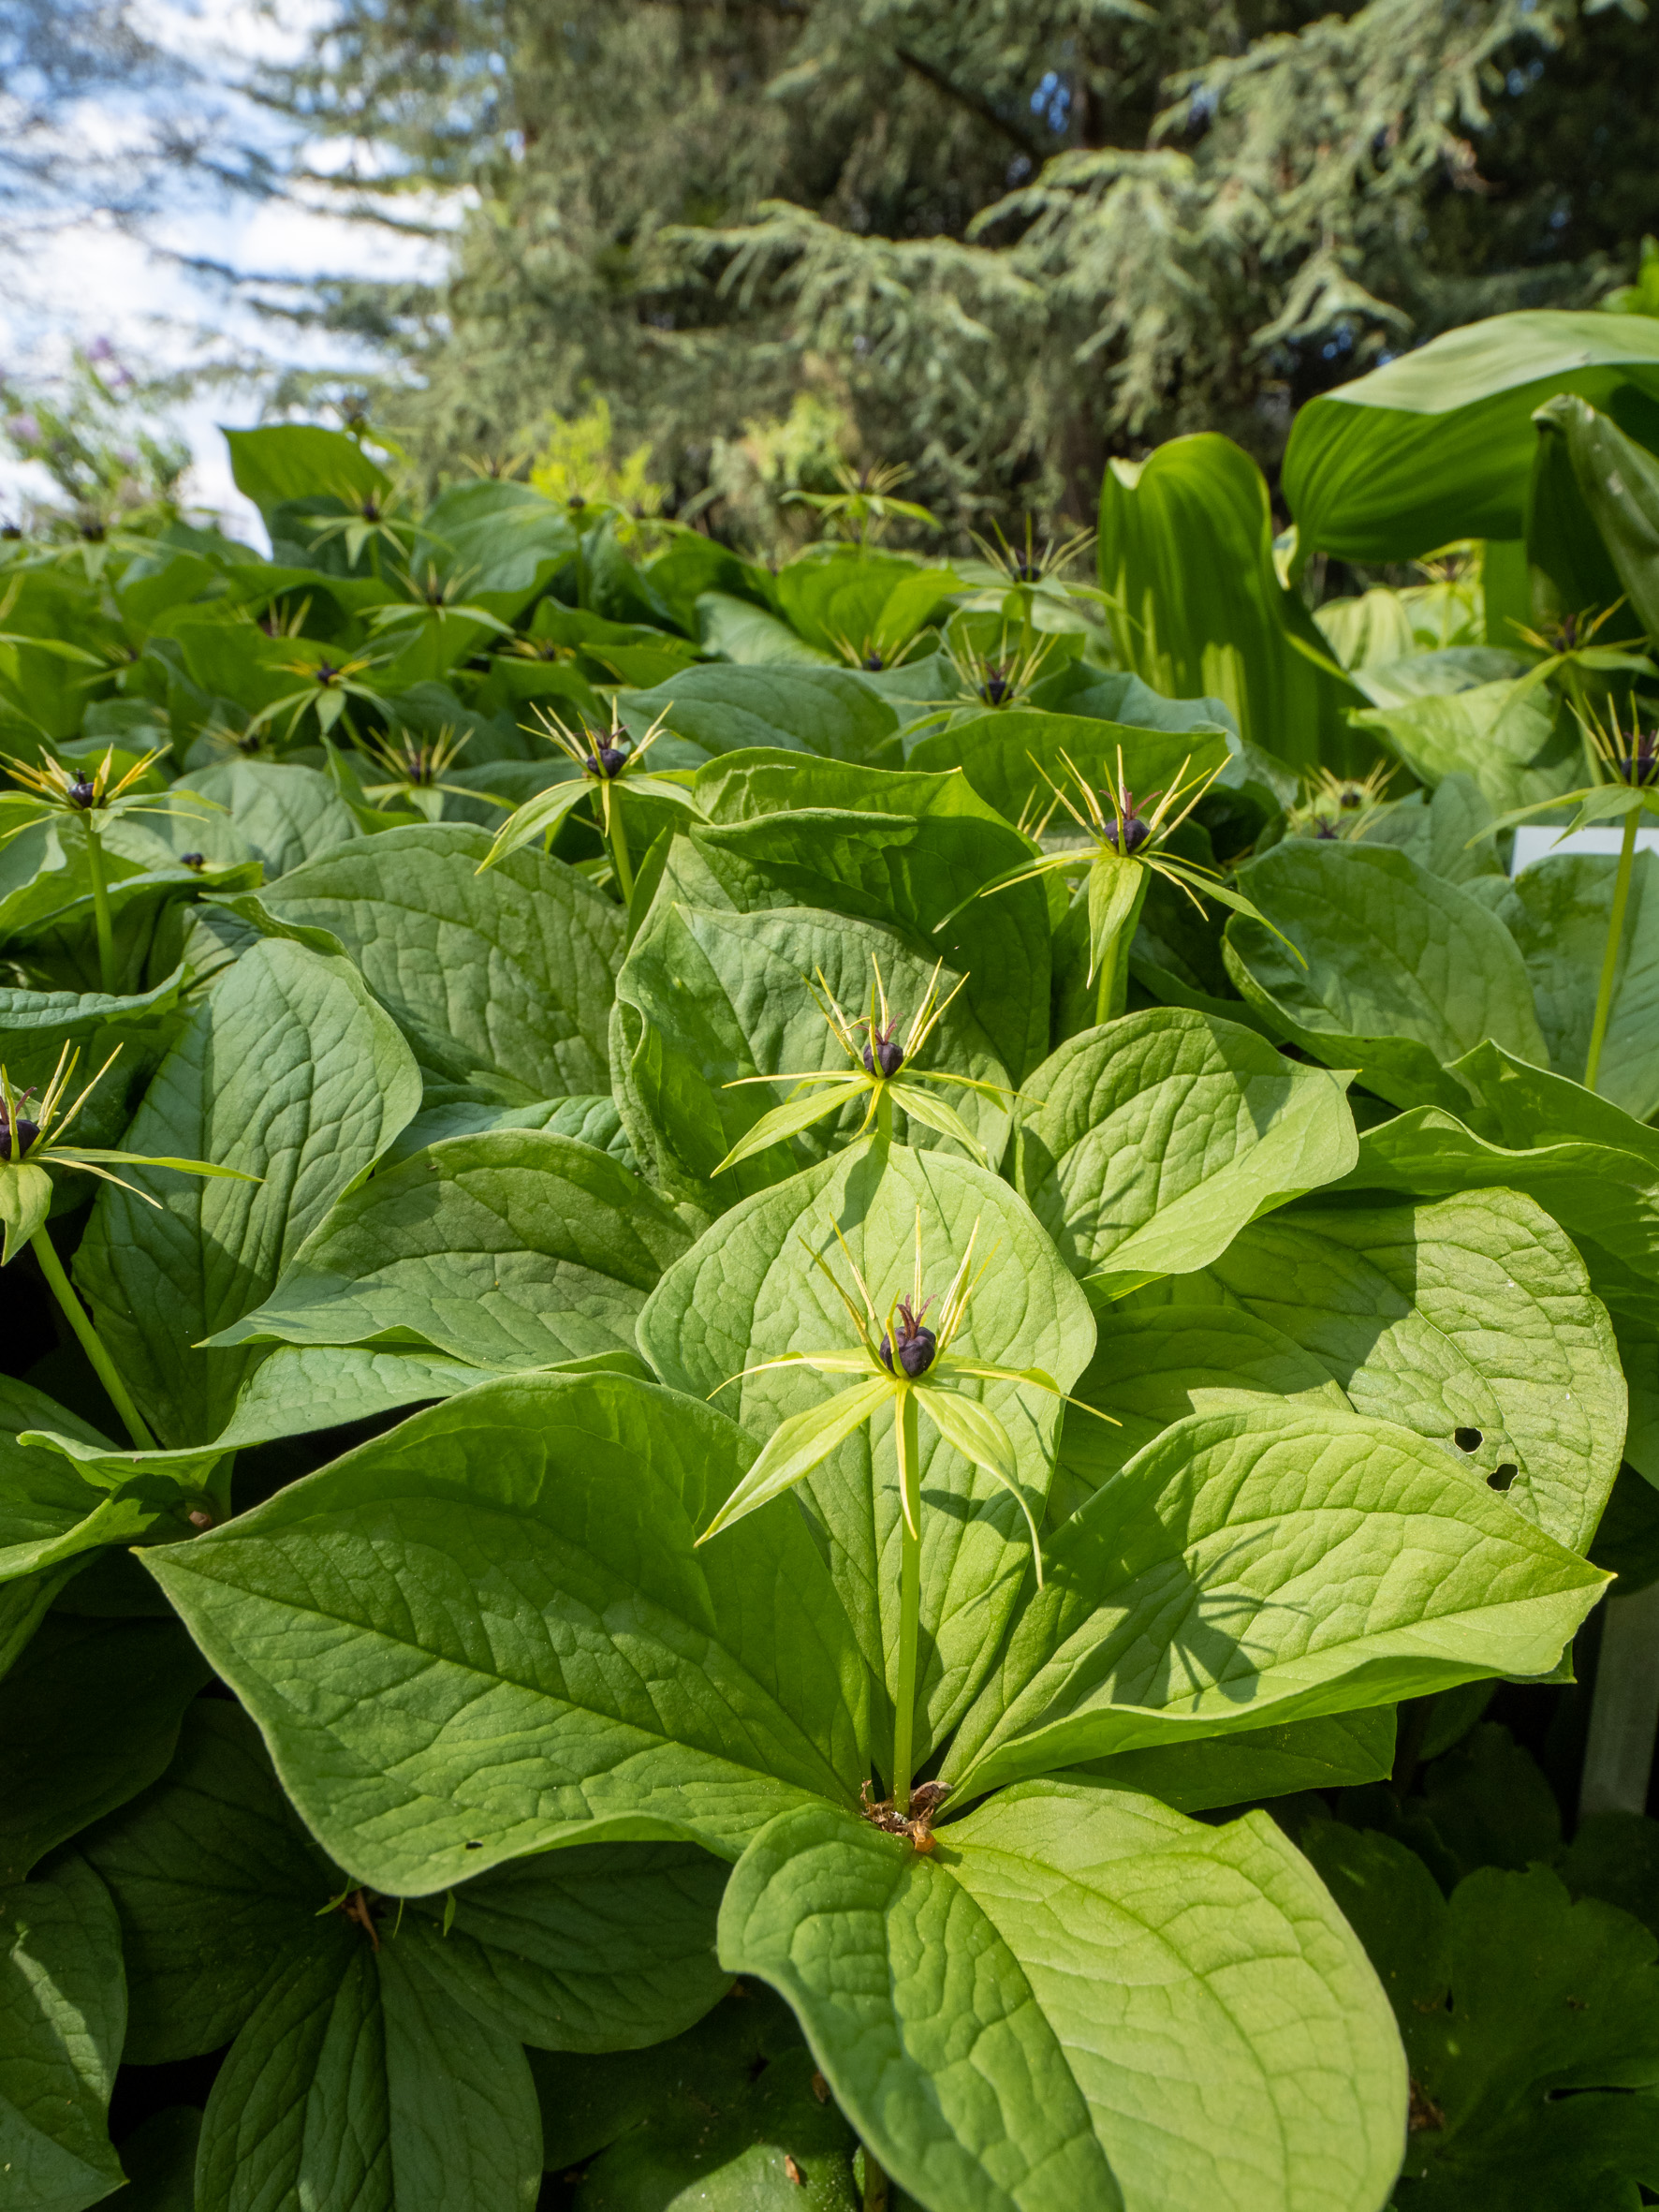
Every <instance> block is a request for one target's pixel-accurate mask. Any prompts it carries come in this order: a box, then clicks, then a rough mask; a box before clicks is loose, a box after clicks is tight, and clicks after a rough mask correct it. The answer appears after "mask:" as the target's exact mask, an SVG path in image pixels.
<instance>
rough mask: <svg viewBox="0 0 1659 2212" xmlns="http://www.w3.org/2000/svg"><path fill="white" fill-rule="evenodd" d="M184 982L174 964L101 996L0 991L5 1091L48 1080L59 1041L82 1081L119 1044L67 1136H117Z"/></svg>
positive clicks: (164, 1043)
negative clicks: (126, 992) (71, 1052)
mask: <svg viewBox="0 0 1659 2212" xmlns="http://www.w3.org/2000/svg"><path fill="white" fill-rule="evenodd" d="M183 995H184V972H183V970H179V971H176V972H175V973H173V974H172V975H169V977H168V978H167V980H166V981H165V982H161V983H158V984H157V985H156V987H155V988H154V990H153V991H145V992H141V993H139V994H138V995H136V996H133V997H130V998H107V997H106V996H105V995H103V993H102V992H92V991H88V992H73V991H0V1065H3V1066H4V1067H5V1069H6V1072H7V1076H8V1077H9V1078H10V1081H11V1086H12V1089H13V1091H14V1092H17V1091H21V1090H33V1091H34V1092H35V1093H36V1095H37V1096H38V1095H39V1093H40V1092H41V1091H42V1090H44V1088H45V1087H46V1085H47V1084H48V1083H50V1082H51V1075H52V1071H53V1069H55V1068H56V1066H57V1063H58V1059H59V1056H60V1054H62V1052H63V1049H64V1047H65V1045H71V1046H73V1047H74V1048H75V1049H76V1050H77V1051H78V1052H79V1053H80V1054H81V1060H80V1064H79V1070H78V1071H79V1072H80V1073H81V1078H82V1081H83V1082H90V1081H91V1080H92V1078H93V1076H94V1075H95V1073H96V1072H97V1070H98V1069H100V1068H102V1067H103V1066H104V1064H105V1062H106V1061H107V1060H108V1059H109V1058H110V1054H111V1053H114V1052H116V1051H117V1048H119V1056H118V1057H117V1059H116V1061H115V1064H114V1066H113V1067H112V1068H110V1070H109V1072H108V1074H106V1075H105V1076H104V1077H103V1078H102V1079H101V1081H100V1082H99V1084H98V1085H97V1088H96V1089H95V1091H94V1092H93V1094H92V1096H91V1098H90V1099H87V1101H86V1104H85V1105H84V1106H83V1107H82V1108H81V1113H80V1115H79V1117H78V1118H77V1120H76V1123H75V1135H76V1136H77V1137H78V1138H80V1139H81V1142H83V1143H87V1144H113V1143H118V1142H119V1141H120V1138H121V1135H122V1132H123V1131H124V1130H125V1128H126V1125H127V1123H128V1122H129V1121H130V1120H131V1119H132V1115H133V1111H134V1109H135V1108H136V1106H137V1104H138V1101H139V1093H140V1092H141V1090H142V1088H143V1085H144V1082H145V1080H146V1078H147V1077H148V1076H149V1074H150V1072H151V1070H152V1069H154V1066H155V1064H156V1062H157V1061H158V1060H159V1059H160V1058H161V1055H162V1054H163V1053H164V1052H165V1051H166V1050H167V1048H168V1045H169V1043H170V1041H171V1040H172V1038H173V1036H174V1035H175V1034H176V1032H177V1030H178V1027H179V1025H180V1022H181V1020H182V1019H183V1016H182V1013H181V1010H180V1000H181V998H182V997H183ZM85 1188H86V1186H85V1185H84V1184H82V1185H81V1189H82V1190H83V1191H84V1190H85Z"/></svg>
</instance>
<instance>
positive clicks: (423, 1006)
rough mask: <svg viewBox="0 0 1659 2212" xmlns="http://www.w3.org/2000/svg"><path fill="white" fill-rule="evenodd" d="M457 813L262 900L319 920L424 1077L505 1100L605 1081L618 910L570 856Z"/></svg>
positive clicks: (307, 923) (285, 917) (361, 848)
mask: <svg viewBox="0 0 1659 2212" xmlns="http://www.w3.org/2000/svg"><path fill="white" fill-rule="evenodd" d="M489 849H490V838H489V836H488V834H487V833H485V832H484V831H482V830H477V829H474V828H472V827H471V826H470V825H469V824H467V823H463V822H446V823H443V824H434V825H430V826H428V825H422V826H421V827H420V828H418V829H409V830H389V831H388V832H387V833H385V834H384V835H383V836H378V837H371V838H365V839H361V840H360V841H359V842H358V843H357V844H356V845H353V846H348V847H345V848H343V849H341V850H339V851H336V852H333V853H330V854H328V855H327V856H325V857H324V858H323V859H321V860H316V861H313V862H311V863H308V864H307V865H306V866H304V867H301V868H296V869H295V870H294V871H293V872H292V874H290V875H288V876H286V877H284V878H283V880H282V882H281V883H280V884H279V885H278V886H277V887H276V888H275V890H274V891H272V892H271V893H270V894H269V895H268V896H267V897H266V899H265V900H264V902H263V903H264V904H265V906H266V907H268V908H269V910H270V912H271V913H272V915H274V916H275V917H276V919H277V920H278V921H279V922H287V923H291V924H295V925H298V926H300V927H303V928H313V929H317V928H320V929H326V930H329V931H330V932H332V934H333V935H334V936H336V937H337V938H338V939H339V941H340V942H341V944H342V945H343V946H344V947H345V951H346V952H347V953H348V954H349V955H350V957H351V958H352V959H353V960H354V961H355V962H356V963H357V965H358V966H359V967H360V969H361V970H362V974H363V979H364V981H366V982H367V984H368V986H369V988H370V990H371V991H372V992H374V995H375V997H376V998H378V999H379V1001H380V1003H381V1004H382V1005H383V1006H384V1007H385V1008H386V1010H387V1011H388V1012H389V1014H390V1015H391V1017H392V1019H393V1020H394V1021H395V1022H396V1023H397V1025H398V1026H399V1027H400V1028H401V1029H402V1030H403V1031H404V1035H405V1036H406V1037H407V1038H408V1040H409V1041H410V1043H411V1045H412V1046H413V1047H414V1050H415V1056H416V1058H417V1059H418V1061H419V1062H420V1065H421V1067H422V1069H423V1070H424V1071H425V1072H426V1075H427V1079H428V1083H429V1085H430V1084H432V1083H433V1082H436V1083H439V1084H463V1085H469V1086H471V1087H473V1088H474V1089H475V1090H477V1091H478V1092H479V1093H480V1094H481V1095H484V1096H488V1097H491V1098H494V1099H499V1101H500V1103H502V1104H503V1105H507V1106H528V1105H531V1104H533V1103H534V1102H535V1101H536V1099H553V1098H559V1097H563V1096H568V1095H570V1094H572V1093H576V1092H593V1091H600V1090H605V1089H608V1088H609V1073H608V1069H607V1060H606V1027H607V1024H608V1022H609V1013H610V1000H611V995H612V991H613V989H614V977H615V972H616V967H617V964H618V963H619V962H620V960H621V958H622V951H623V931H624V923H623V916H622V913H621V910H620V909H619V908H618V907H615V906H613V905H612V904H611V903H610V901H609V900H608V899H606V898H605V897H604V896H603V895H602V894H601V893H600V892H596V891H595V890H594V889H593V888H592V886H591V885H590V884H588V883H587V882H586V881H585V880H584V879H583V878H582V877H580V876H579V875H578V874H577V873H576V871H575V870H574V869H573V868H569V867H567V866H565V863H563V862H561V861H555V860H551V859H549V858H548V856H547V855H546V854H545V853H542V852H537V851H535V850H529V849H526V850H523V851H520V852H516V853H514V854H512V855H511V856H510V857H509V858H508V859H507V860H506V861H504V862H502V863H501V864H500V865H499V866H498V867H494V868H492V869H491V870H490V871H489V873H488V874H487V875H483V876H480V875H478V873H477V868H478V863H479V862H480V861H482V860H483V858H484V856H485V854H486V853H487V852H488V851H489Z"/></svg>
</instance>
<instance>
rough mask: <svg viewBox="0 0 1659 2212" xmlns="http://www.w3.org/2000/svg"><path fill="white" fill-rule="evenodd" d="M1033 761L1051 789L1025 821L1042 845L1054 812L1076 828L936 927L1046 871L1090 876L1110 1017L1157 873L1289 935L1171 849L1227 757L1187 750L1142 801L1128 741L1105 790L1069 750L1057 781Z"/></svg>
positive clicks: (1098, 973) (1121, 999)
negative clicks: (1199, 763)
mask: <svg viewBox="0 0 1659 2212" xmlns="http://www.w3.org/2000/svg"><path fill="white" fill-rule="evenodd" d="M1026 758H1027V759H1029V760H1030V761H1031V765H1032V767H1033V768H1034V769H1035V771H1036V773H1037V775H1038V776H1039V777H1040V778H1041V780H1042V783H1043V784H1045V785H1046V786H1047V787H1048V794H1047V796H1046V797H1045V795H1044V793H1043V792H1042V791H1041V790H1038V791H1037V792H1036V793H1035V795H1034V797H1033V800H1032V803H1031V804H1030V806H1029V807H1028V808H1027V809H1026V813H1025V816H1024V818H1022V819H1021V821H1020V825H1019V826H1020V829H1021V831H1022V832H1023V833H1025V834H1026V835H1027V836H1029V837H1031V838H1032V839H1033V840H1034V841H1035V842H1036V843H1038V844H1039V845H1040V844H1042V843H1043V842H1044V840H1045V839H1048V838H1050V836H1051V834H1052V831H1053V824H1054V818H1055V817H1056V815H1058V814H1061V813H1064V814H1065V815H1066V816H1068V817H1069V818H1070V823H1071V828H1070V829H1069V830H1068V831H1063V833H1062V834H1064V837H1065V842H1064V844H1063V845H1056V846H1054V848H1053V849H1050V850H1045V851H1044V852H1043V853H1042V854H1041V855H1040V857H1038V858H1037V859H1035V860H1033V861H1029V862H1021V863H1020V865H1019V866H1018V867H1014V868H1010V869H1008V870H1007V871H1006V873H1005V874H1003V875H1001V876H996V877H992V878H991V881H990V882H989V883H987V884H986V885H984V886H983V888H982V889H981V890H979V891H976V892H971V893H970V895H969V898H967V899H963V900H962V904H961V905H960V906H957V907H952V909H951V911H950V912H949V913H948V914H947V915H946V916H945V917H944V920H943V921H940V922H935V923H934V925H933V926H934V929H935V931H938V930H941V929H943V928H945V926H946V924H947V922H953V921H954V920H955V919H956V917H957V915H958V914H960V913H961V912H962V908H963V907H966V906H968V905H969V904H970V903H971V901H972V900H973V899H976V898H989V897H991V896H992V895H993V894H994V893H995V892H999V891H1006V890H1008V889H1010V888H1011V887H1012V886H1013V885H1014V884H1016V883H1029V882H1030V881H1032V879H1033V878H1034V877H1039V876H1049V875H1070V876H1078V875H1081V876H1083V877H1084V878H1085V880H1086V886H1087V890H1086V895H1087V899H1088V920H1089V973H1088V982H1089V984H1090V986H1092V987H1094V989H1095V991H1096V1003H1097V1007H1098V1018H1099V1019H1100V1020H1101V1021H1103V1022H1108V1021H1111V1020H1112V1019H1113V1018H1114V1017H1115V1016H1116V1015H1118V1014H1121V1013H1122V1012H1123V1006H1124V1003H1125V998H1126V995H1127V990H1128V980H1129V947H1130V944H1131V942H1132V941H1133V939H1134V936H1135V930H1136V925H1137V923H1138V922H1139V920H1140V910H1141V907H1143V906H1144V905H1145V903H1146V894H1147V889H1148V886H1149V885H1150V883H1151V881H1152V877H1154V876H1161V877H1164V879H1165V880H1166V882H1168V883H1173V884H1174V885H1175V886H1176V887H1177V889H1178V890H1180V891H1182V892H1184V894H1185V895H1186V896H1187V897H1188V898H1189V899H1191V900H1192V903H1193V905H1194V906H1195V907H1197V910H1198V912H1199V913H1200V914H1202V913H1203V911H1204V907H1203V900H1204V899H1206V898H1211V899H1214V900H1215V901H1216V902H1217V903H1218V904H1219V905H1221V906H1224V907H1231V908H1232V909H1233V911H1234V912H1235V913H1239V914H1247V915H1248V916H1249V917H1250V919H1251V920H1252V921H1253V922H1261V923H1262V924H1263V926H1264V927H1265V928H1268V929H1272V930H1273V935H1274V936H1283V934H1284V933H1283V932H1282V931H1280V930H1278V929H1275V928H1274V926H1273V924H1272V923H1271V922H1269V920H1268V918H1267V916H1266V915H1265V914H1263V913H1261V912H1259V911H1258V910H1257V908H1256V907H1254V906H1253V905H1252V904H1251V902H1250V901H1249V900H1248V899H1247V898H1245V897H1244V895H1243V894H1242V892H1237V891H1235V890H1233V889H1232V887H1231V886H1230V885H1229V884H1226V883H1224V882H1223V881H1222V879H1221V877H1220V875H1219V873H1218V872H1217V871H1216V870H1215V869H1214V868H1211V867H1209V866H1207V865H1206V864H1205V863H1203V862H1201V861H1194V860H1188V859H1186V858H1185V857H1184V856H1183V855H1180V854H1177V853H1176V852H1174V851H1173V850H1172V849H1171V848H1170V840H1171V839H1172V838H1173V837H1174V835H1175V833H1176V831H1177V830H1179V829H1180V828H1181V826H1182V823H1183V822H1184V821H1185V820H1186V819H1187V818H1188V816H1189V815H1190V814H1191V813H1192V811H1193V809H1194V807H1195V806H1197V804H1198V802H1199V800H1200V799H1202V798H1203V796H1204V794H1205V792H1206V791H1208V790H1209V789H1210V787H1211V784H1212V783H1213V782H1214V781H1215V779H1216V777H1217V776H1218V775H1219V774H1221V772H1222V769H1223V768H1224V767H1225V766H1226V761H1225V760H1221V761H1218V762H1217V763H1216V765H1215V766H1214V767H1213V768H1210V769H1205V770H1201V771H1199V772H1197V773H1192V756H1191V754H1188V756H1187V758H1186V759H1184V760H1182V764H1181V767H1180V769H1179V771H1178V772H1177V774H1176V775H1175V777H1174V780H1173V781H1172V782H1171V783H1170V784H1169V786H1168V788H1167V789H1165V790H1162V791H1149V792H1148V793H1147V794H1146V796H1145V797H1144V798H1143V799H1137V798H1136V796H1135V795H1134V793H1133V792H1132V791H1131V790H1130V789H1129V783H1128V778H1127V776H1126V774H1125V773H1124V769H1123V747H1122V745H1120V746H1119V747H1118V768H1117V774H1116V776H1115V777H1114V778H1113V779H1112V781H1111V782H1109V783H1108V785H1107V786H1106V787H1105V789H1103V790H1096V789H1095V788H1094V785H1093V784H1092V783H1091V782H1090V781H1089V779H1088V777H1087V776H1086V775H1085V774H1083V772H1082V770H1081V769H1080V768H1079V766H1078V764H1077V762H1076V761H1075V760H1074V759H1072V758H1071V755H1070V754H1069V753H1067V752H1065V751H1064V749H1063V750H1062V751H1061V753H1060V755H1059V758H1060V761H1061V766H1062V771H1063V773H1062V774H1061V776H1060V778H1059V780H1058V781H1056V780H1055V778H1054V777H1053V776H1051V775H1050V774H1049V772H1048V770H1047V769H1046V768H1045V767H1044V766H1043V764H1042V762H1041V761H1040V760H1038V759H1035V756H1034V755H1032V754H1029V753H1028V754H1027V755H1026ZM1079 833H1080V834H1079ZM1200 893H1202V897H1200V895H1199V894H1200ZM1288 941H1289V940H1288V939H1285V942H1286V943H1288ZM1294 949H1295V948H1294V947H1293V948H1292V950H1293V951H1294ZM1297 957H1298V958H1300V957H1301V955H1300V954H1299V953H1298V955H1297Z"/></svg>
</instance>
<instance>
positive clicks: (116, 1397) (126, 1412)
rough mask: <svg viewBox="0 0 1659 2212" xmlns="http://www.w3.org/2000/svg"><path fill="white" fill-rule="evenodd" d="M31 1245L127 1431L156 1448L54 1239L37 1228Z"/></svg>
mask: <svg viewBox="0 0 1659 2212" xmlns="http://www.w3.org/2000/svg"><path fill="white" fill-rule="evenodd" d="M29 1249H30V1251H31V1252H33V1253H34V1255H35V1257H36V1259H37V1261H39V1262H40V1272H41V1274H42V1275H43V1276H45V1277H46V1279H47V1281H48V1283H49V1284H50V1285H51V1294H52V1296H53V1297H54V1298H55V1299H56V1300H57V1302H58V1304H59V1305H61V1306H62V1307H63V1309H64V1319H65V1320H66V1321H67V1322H68V1324H69V1326H70V1328H71V1329H73V1330H74V1332H75V1334H76V1335H77V1336H78V1337H79V1338H80V1340H81V1350H82V1351H83V1352H85V1354H86V1356H87V1358H88V1359H89V1360H90V1361H91V1362H92V1364H93V1366H94V1367H95V1370H96V1372H97V1378H98V1380H99V1381H100V1382H101V1383H102V1384H103V1386H104V1388H105V1389H106V1390H107V1391H108V1392H109V1394H110V1404H111V1405H112V1406H113V1407H114V1408H115V1410H116V1412H117V1413H119V1414H120V1416H121V1418H122V1420H123V1421H125V1423H126V1432H127V1434H128V1436H130V1437H131V1438H132V1440H133V1443H134V1445H135V1446H136V1447H137V1449H138V1450H139V1451H140V1452H154V1449H155V1438H154V1437H153V1436H152V1435H151V1434H150V1431H149V1430H148V1429H147V1428H146V1427H145V1426H144V1417H143V1415H142V1414H141V1413H140V1412H139V1409H138V1408H137V1407H136V1406H135V1405H134V1404H133V1402H132V1399H131V1397H130V1395H129V1394H128V1392H127V1387H126V1385H125V1382H123V1381H122V1379H121V1377H120V1376H119V1375H118V1374H117V1373H116V1371H115V1363H114V1361H113V1360H112V1359H111V1358H110V1355H109V1353H108V1352H107V1351H106V1350H105V1349H104V1347H103V1344H102V1343H101V1341H100V1340H99V1337H98V1333H97V1331H96V1330H95V1328H94V1327H93V1325H92V1317H91V1316H90V1315H89V1314H88V1312H87V1310H86V1308H85V1306H84V1305H81V1301H80V1299H79V1298H77V1297H76V1295H75V1292H74V1290H73V1289H72V1287H71V1285H70V1282H69V1278H68V1276H66V1274H65V1273H64V1263H63V1261H61V1260H60V1259H59V1258H58V1256H57V1253H56V1251H55V1249H54V1248H53V1246H52V1241H51V1237H49V1236H48V1235H47V1233H46V1231H45V1230H44V1229H37V1231H35V1233H34V1235H33V1236H32V1237H31V1238H30V1239H29Z"/></svg>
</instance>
